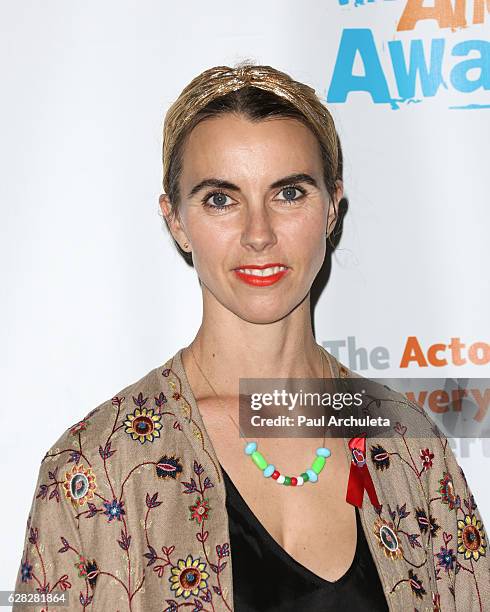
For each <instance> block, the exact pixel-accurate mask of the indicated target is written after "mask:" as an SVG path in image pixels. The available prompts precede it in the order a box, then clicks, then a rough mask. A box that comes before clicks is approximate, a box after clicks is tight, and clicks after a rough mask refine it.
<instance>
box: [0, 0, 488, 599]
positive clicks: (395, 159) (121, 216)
mask: <svg viewBox="0 0 490 612" xmlns="http://www.w3.org/2000/svg"><path fill="white" fill-rule="evenodd" d="M420 4H422V3H421V2H410V1H409V2H407V0H390V1H389V2H388V1H386V0H385V1H383V0H373V1H371V2H369V1H366V2H361V1H359V0H357V2H355V0H329V2H324V1H320V0H302V1H301V2H298V1H297V0H295V1H289V0H268V2H263V1H260V2H259V1H257V0H248V2H246V3H244V4H243V5H241V4H239V3H230V2H225V1H224V0H219V1H218V0H214V1H211V2H207V3H204V4H203V3H202V2H197V0H187V2H185V3H176V2H174V3H170V2H163V1H162V0H160V1H158V2H157V1H155V0H153V1H150V0H146V1H144V2H138V3H134V2H127V1H121V0H118V1H117V2H115V1H114V0H106V1H105V2H103V3H100V2H94V1H93V0H85V2H83V3H81V2H75V1H74V0H72V1H66V0H63V1H61V0H49V1H48V2H46V1H44V2H41V1H28V0H23V2H21V3H19V2H14V0H4V1H3V2H2V4H1V5H0V28H1V39H0V66H1V75H2V95H1V96H0V111H1V112H0V126H1V144H0V163H1V168H2V180H1V181H0V201H1V207H2V208H1V212H2V240H1V243H0V249H1V261H2V278H3V292H2V293H3V299H2V301H1V309H2V312H1V317H2V321H3V322H4V325H3V326H2V347H3V351H2V373H3V383H2V388H3V392H2V403H1V414H0V420H1V426H2V432H3V435H2V455H1V461H2V470H1V490H2V493H3V497H2V499H3V503H2V505H1V507H0V512H1V513H2V516H1V518H2V521H3V529H2V545H1V546H0V567H1V568H2V570H1V575H0V578H1V580H0V589H11V588H13V585H14V581H15V575H16V572H17V570H18V566H19V563H20V558H21V555H22V539H23V536H24V530H25V523H26V520H27V513H28V510H29V507H30V503H31V501H32V497H33V494H34V486H35V482H36V477H37V472H38V469H39V465H40V462H41V459H42V457H43V456H44V454H45V452H46V451H47V450H48V449H49V448H50V446H51V445H52V444H53V443H54V442H55V441H56V440H57V438H58V437H59V436H60V435H61V433H62V432H63V431H64V430H65V429H66V428H68V427H69V426H71V425H72V424H74V423H76V422H77V421H78V420H79V419H80V418H82V417H83V416H84V415H85V414H87V412H88V411H89V410H91V409H92V408H94V407H95V406H97V405H98V404H100V403H101V402H102V401H104V400H106V399H108V398H109V397H112V396H113V395H114V394H115V393H116V392H117V391H119V390H120V389H121V388H123V387H124V386H126V385H128V384H130V383H131V382H133V381H135V380H137V379H139V378H140V377H141V376H143V375H144V374H146V373H147V372H148V371H149V370H150V369H152V368H154V367H156V366H158V365H159V364H162V363H164V362H165V361H166V360H167V359H168V358H169V357H170V356H171V355H172V354H174V353H175V352H176V351H177V349H178V348H180V347H182V346H185V345H186V344H188V343H189V342H190V341H191V340H192V338H193V337H194V335H195V333H196V332H197V329H198V326H199V322H200V317H201V308H200V290H199V285H198V282H197V279H196V276H195V273H194V271H193V270H191V269H189V268H187V266H186V265H185V264H184V262H183V261H182V260H181V258H180V257H179V256H178V254H177V252H176V251H175V249H174V247H173V244H172V242H171V240H170V238H169V236H168V235H167V233H166V231H165V229H164V225H163V222H162V220H161V218H160V217H159V207H158V195H159V193H160V191H161V160H160V155H161V128H162V122H163V116H164V113H165V111H166V109H167V108H168V106H169V104H170V103H171V102H172V101H173V100H174V99H175V97H176V96H177V95H178V94H179V92H180V91H181V89H182V88H183V87H184V86H185V85H186V84H187V83H188V82H189V80H190V79H191V78H193V77H194V76H195V75H197V74H198V73H199V72H201V71H202V70H204V69H206V68H208V67H210V66H213V65H217V64H228V65H232V64H234V63H235V62H237V61H239V60H242V59H246V58H250V59H253V60H255V61H256V62H257V63H265V64H270V65H272V66H275V67H277V68H279V69H281V70H285V71H286V72H289V73H290V74H291V75H292V76H294V77H295V78H297V79H299V80H302V81H305V82H307V83H309V84H310V85H312V86H313V87H315V89H316V90H317V92H318V94H319V95H320V96H321V97H322V98H323V99H324V100H327V99H328V104H329V108H330V110H331V112H332V114H333V115H334V118H335V120H336V122H337V126H338V130H339V133H340V136H341V140H342V143H343V149H344V156H345V177H344V178H345V192H346V196H347V198H348V200H349V210H348V213H347V215H346V217H345V220H344V231H343V235H342V240H341V242H340V245H339V248H338V250H337V251H336V253H335V255H334V258H333V269H332V273H331V277H330V280H329V282H328V284H327V287H326V288H325V290H324V291H323V294H322V296H321V298H320V300H319V302H318V304H317V307H316V310H315V329H316V336H317V340H318V341H319V342H322V343H323V344H324V346H325V347H326V348H327V349H328V350H331V351H332V346H333V345H331V344H329V343H331V342H342V341H344V342H346V343H347V341H349V342H350V343H351V346H355V347H356V348H359V347H364V348H366V349H367V351H368V352H370V351H372V350H373V349H375V347H384V351H385V353H386V354H388V355H389V357H388V359H387V360H386V363H387V365H388V366H389V367H388V368H386V369H380V368H377V367H372V365H373V364H371V367H369V368H366V369H363V368H361V367H360V366H361V365H362V364H360V363H359V362H356V361H355V360H353V361H351V360H350V357H349V353H348V351H347V350H346V349H345V348H344V349H342V350H340V352H339V353H338V357H339V358H340V360H341V361H343V362H344V363H345V364H346V365H347V366H349V367H352V368H353V369H357V370H358V371H359V372H360V373H361V374H363V375H365V376H373V377H380V376H384V377H390V376H393V377H401V378H403V377H405V376H411V377H417V376H437V377H446V376H447V377H451V376H454V377H463V376H464V377H470V376H474V377H485V376H489V375H490V366H489V363H488V359H489V358H490V357H489V356H488V353H489V351H490V347H488V343H489V342H490V324H489V318H488V303H489V300H490V285H489V283H488V264H489V262H490V257H489V255H490V246H489V245H490V241H489V240H488V226H489V223H490V213H489V209H488V205H489V203H490V202H489V197H488V141H489V137H490V110H489V108H490V96H489V88H490V68H489V65H490V58H489V55H490V51H489V47H490V43H489V42H488V39H489V33H490V26H489V24H490V15H488V14H485V15H483V16H482V23H473V21H478V20H479V15H478V7H479V6H480V4H479V2H478V0H474V2H470V0H468V2H467V4H466V9H465V10H466V13H465V14H464V15H462V17H463V18H466V21H467V24H466V26H467V27H465V28H463V27H460V26H461V25H462V22H461V15H459V17H458V15H455V16H454V19H455V21H453V22H452V23H444V22H438V21H436V20H435V19H427V17H428V16H429V13H427V12H425V13H424V12H423V11H422V9H420V8H419V11H418V13H417V5H420ZM441 4H442V3H441ZM448 4H449V5H451V2H450V1H449V0H448ZM474 11H476V13H475V15H476V17H475V19H473V13H474ZM404 13H405V15H406V16H407V19H408V18H409V17H411V18H412V19H415V20H416V19H417V17H418V18H421V19H419V21H415V22H414V23H412V25H413V28H412V29H406V30H397V25H398V24H399V23H400V20H401V17H402V15H403V14H404ZM423 17H425V18H423ZM458 18H459V22H458ZM408 26H410V24H408ZM451 26H452V27H451ZM441 41H442V42H441ZM468 41H472V42H468ZM356 49H357V51H356ZM431 52H432V54H431ZM482 54H486V59H485V62H486V63H485V62H482V61H481V59H478V58H480V57H481V55H482ZM417 62H419V69H421V70H419V71H418V72H417V71H416V70H415V66H416V63H417ZM424 62H425V64H426V66H427V70H426V73H425V74H424V70H423V65H424ZM464 62H467V63H466V64H464ZM468 62H472V64H471V66H470V65H469V64H468ZM468 69H469V70H468ZM421 74H422V77H421V76H420V75H421ZM363 75H364V78H358V79H355V78H352V76H354V77H355V76H357V77H362V76H363ZM334 77H335V78H334ZM469 81H473V83H470V82H469ZM410 82H412V84H413V88H412V90H411V85H410ZM485 88H486V89H485ZM356 89H358V91H356ZM361 89H364V91H361ZM390 100H391V102H390ZM164 278H165V279H166V280H167V281H168V280H169V279H171V281H172V285H173V290H172V292H170V293H168V292H165V291H164V289H163V279H164ZM124 287H130V289H129V290H128V289H123V288H124ZM409 337H415V338H416V339H417V341H418V343H419V344H420V347H421V349H422V350H423V352H424V353H425V355H427V351H428V349H429V347H430V346H431V345H433V344H435V343H442V344H448V343H449V342H450V340H451V338H453V337H456V338H460V340H461V342H462V343H465V344H466V348H465V349H464V350H463V355H464V356H467V351H466V349H467V348H468V347H469V346H470V345H471V344H473V343H476V342H480V343H484V344H482V345H481V347H480V349H479V352H478V351H476V353H475V355H476V356H477V357H478V356H479V359H480V361H481V363H480V364H476V363H471V362H469V361H468V363H467V364H465V365H455V363H454V360H453V359H452V358H451V352H450V351H446V353H444V354H443V353H440V354H439V356H440V357H443V356H444V355H445V356H446V357H447V358H448V365H447V366H444V367H435V366H431V365H429V366H428V367H420V366H419V365H418V364H416V363H411V364H410V365H409V366H408V367H400V363H401V357H402V354H403V351H404V348H405V346H406V343H407V339H408V338H409ZM485 347H488V348H487V349H485ZM485 350H486V353H485ZM351 353H352V351H351ZM482 355H483V356H485V355H486V363H485V359H484V358H482ZM470 442H471V441H466V442H465V443H464V444H458V445H457V446H456V455H457V457H458V459H459V461H460V464H461V465H462V467H463V469H464V470H465V473H466V476H467V478H468V481H469V484H470V486H471V488H472V489H473V492H474V494H475V499H476V501H477V502H478V504H479V506H480V509H481V513H482V516H483V519H484V521H486V522H487V523H488V524H489V525H490V491H489V489H488V486H486V482H488V468H489V465H490V464H489V457H490V445H487V446H485V445H484V444H483V440H481V439H480V440H478V439H477V440H474V441H473V442H472V443H470ZM487 442H488V441H487ZM7 525H8V527H7Z"/></svg>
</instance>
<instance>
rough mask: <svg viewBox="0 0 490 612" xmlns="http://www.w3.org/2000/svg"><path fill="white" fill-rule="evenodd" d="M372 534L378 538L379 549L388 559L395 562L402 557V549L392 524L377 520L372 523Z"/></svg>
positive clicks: (380, 519)
mask: <svg viewBox="0 0 490 612" xmlns="http://www.w3.org/2000/svg"><path fill="white" fill-rule="evenodd" d="M374 534H375V535H376V537H377V538H378V544H379V546H380V548H382V549H383V552H384V554H385V555H386V556H387V557H388V558H389V559H393V560H395V559H401V558H402V557H403V549H402V547H401V545H400V541H399V539H398V536H397V535H396V532H395V526H394V525H393V523H392V522H387V521H385V520H384V519H382V518H377V519H376V520H375V521H374Z"/></svg>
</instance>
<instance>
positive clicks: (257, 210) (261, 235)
mask: <svg viewBox="0 0 490 612" xmlns="http://www.w3.org/2000/svg"><path fill="white" fill-rule="evenodd" d="M276 243H277V236H276V233H275V231H274V228H273V224H272V220H271V216H270V213H269V211H268V210H267V208H266V207H265V206H263V205H260V206H257V207H249V208H248V209H247V212H246V216H245V220H244V226H243V230H242V233H241V239H240V244H241V245H242V246H243V247H245V248H248V249H253V250H255V251H262V250H264V249H267V248H268V247H270V246H273V245H274V244H276Z"/></svg>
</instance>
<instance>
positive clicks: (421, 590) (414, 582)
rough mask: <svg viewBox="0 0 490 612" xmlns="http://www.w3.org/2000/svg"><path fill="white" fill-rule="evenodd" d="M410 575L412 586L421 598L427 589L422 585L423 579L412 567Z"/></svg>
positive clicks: (409, 571)
mask: <svg viewBox="0 0 490 612" xmlns="http://www.w3.org/2000/svg"><path fill="white" fill-rule="evenodd" d="M408 577H409V582H410V588H411V589H412V591H413V592H414V593H415V595H416V596H417V597H418V598H419V599H422V595H425V589H424V587H423V585H422V580H419V578H418V576H417V574H415V573H414V571H413V570H412V569H409V570H408Z"/></svg>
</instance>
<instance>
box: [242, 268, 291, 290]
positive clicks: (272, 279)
mask: <svg viewBox="0 0 490 612" xmlns="http://www.w3.org/2000/svg"><path fill="white" fill-rule="evenodd" d="M277 267H282V268H283V269H282V270H278V271H277V272H276V273H274V274H269V275H267V276H262V275H258V274H257V275H255V274H251V273H247V272H244V271H242V270H265V269H266V268H277ZM288 269H289V268H288V267H287V266H285V265H284V264H281V263H267V264H264V265H261V266H259V265H257V264H250V265H244V266H239V267H238V268H235V269H234V272H235V274H236V275H237V277H238V278H239V279H240V280H242V281H243V282H244V283H247V284H248V285H254V286H256V287H264V286H268V285H273V284H274V283H277V282H278V281H279V280H281V278H282V277H283V276H284V275H285V274H287V272H288Z"/></svg>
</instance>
